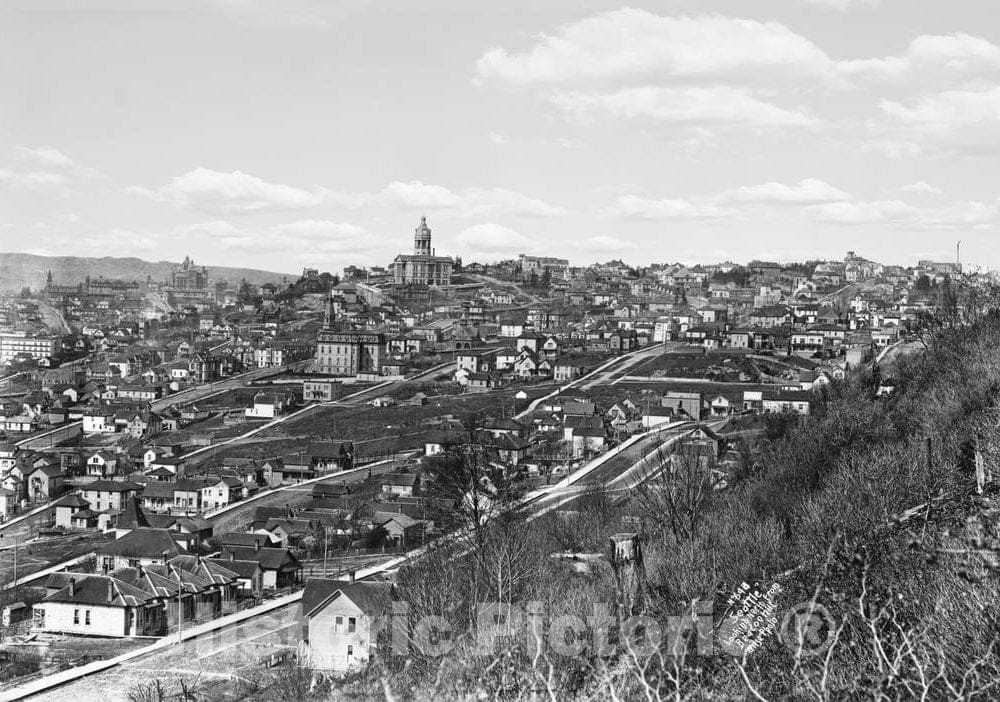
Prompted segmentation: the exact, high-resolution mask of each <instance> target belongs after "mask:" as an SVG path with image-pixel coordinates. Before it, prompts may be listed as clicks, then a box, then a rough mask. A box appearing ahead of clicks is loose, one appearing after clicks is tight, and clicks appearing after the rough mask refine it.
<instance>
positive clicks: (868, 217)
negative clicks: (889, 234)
mask: <svg viewBox="0 0 1000 702" xmlns="http://www.w3.org/2000/svg"><path fill="white" fill-rule="evenodd" d="M806 211H807V212H808V213H810V214H811V215H812V216H813V217H814V218H815V219H817V220H818V221H821V222H827V223H831V224H845V225H857V224H878V223H884V224H891V225H895V226H898V227H902V228H914V229H968V228H971V229H979V228H985V227H988V226H990V225H991V224H995V223H996V222H998V220H1000V201H998V202H994V203H992V204H990V203H983V202H975V201H958V202H953V203H949V204H947V205H944V206H941V207H917V206H915V205H911V204H908V203H905V202H902V201H900V200H875V201H853V202H850V201H844V202H833V203H826V204H822V205H813V206H810V207H808V208H806Z"/></svg>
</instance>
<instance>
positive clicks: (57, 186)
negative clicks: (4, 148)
mask: <svg viewBox="0 0 1000 702" xmlns="http://www.w3.org/2000/svg"><path fill="white" fill-rule="evenodd" d="M69 182H70V178H69V176H67V175H65V174H63V173H54V172H51V171H31V172H23V171H12V170H10V169H8V168H0V185H8V186H10V187H13V188H25V189H27V190H35V191H45V190H63V189H64V188H63V186H66V185H68V184H69Z"/></svg>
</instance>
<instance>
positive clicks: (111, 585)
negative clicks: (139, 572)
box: [108, 578, 115, 602]
mask: <svg viewBox="0 0 1000 702" xmlns="http://www.w3.org/2000/svg"><path fill="white" fill-rule="evenodd" d="M114 601H115V583H114V581H113V580H112V579H111V578H108V602H114Z"/></svg>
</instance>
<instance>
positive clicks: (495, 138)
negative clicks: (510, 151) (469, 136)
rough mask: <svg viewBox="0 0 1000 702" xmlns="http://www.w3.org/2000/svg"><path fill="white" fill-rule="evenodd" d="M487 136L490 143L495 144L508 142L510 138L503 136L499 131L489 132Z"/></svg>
mask: <svg viewBox="0 0 1000 702" xmlns="http://www.w3.org/2000/svg"><path fill="white" fill-rule="evenodd" d="M487 136H489V139H490V141H491V142H492V143H494V144H497V145H502V144H509V143H510V139H508V138H507V137H505V136H504V135H503V134H501V133H500V132H490V133H489V134H488V135H487Z"/></svg>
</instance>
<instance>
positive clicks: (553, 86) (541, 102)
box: [0, 0, 1000, 273]
mask: <svg viewBox="0 0 1000 702" xmlns="http://www.w3.org/2000/svg"><path fill="white" fill-rule="evenodd" d="M998 20H1000V16H998V13H997V8H996V6H995V3H994V2H990V1H987V0H950V1H949V2H941V1H940V0H754V2H752V3H751V2H747V1H746V0H659V1H658V2H648V3H641V2H633V3H631V4H629V5H621V4H619V3H617V2H604V1H600V0H572V1H569V0H545V1H544V2H538V0H531V1H528V2H522V1H521V0H505V1H504V2H489V3H485V2H469V0H424V1H423V2H420V3H415V2H405V1H404V2H390V1H388V0H383V1H382V2H372V1H370V0H349V1H346V2H340V1H339V0H323V1H321V0H316V1H313V0H164V1H163V2H152V1H147V0H92V1H86V2H84V1H82V0H77V1H72V0H4V2H2V3H0V251H8V252H13V251H17V252H30V253H39V254H47V255H80V256H137V257H140V258H144V259H148V260H175V261H176V260H181V259H182V258H183V257H184V256H185V255H190V256H191V257H192V258H193V259H194V260H195V261H196V262H197V263H199V264H206V265H235V266H248V267H255V268H264V269H268V270H276V271H281V272H289V273H296V272H299V271H301V269H302V268H303V267H305V266H309V267H317V268H319V269H321V270H329V271H332V272H336V271H339V270H340V269H342V268H343V267H344V266H345V265H350V264H355V265H387V264H388V263H389V262H390V261H391V260H392V258H393V257H394V256H395V255H396V254H397V253H399V252H409V251H410V250H411V249H412V238H413V229H414V227H415V226H416V225H417V223H418V221H419V218H420V216H421V215H426V217H427V220H428V224H429V225H430V226H431V228H432V229H433V232H434V234H433V236H434V247H435V249H436V251H437V253H438V255H456V256H461V257H462V258H463V260H465V261H471V260H481V261H490V260H497V259H500V258H508V257H513V256H516V255H517V254H519V253H527V254H537V255H551V256H559V257H565V258H568V259H570V261H571V263H572V264H573V265H586V264H589V263H592V262H595V261H606V260H610V259H612V258H621V259H623V260H625V261H626V262H629V263H631V264H634V265H646V264H650V263H655V262H672V261H683V262H686V263H708V262H713V261H722V260H733V261H737V262H746V261H749V260H750V259H753V258H763V259H776V260H781V261H793V260H805V259H814V258H824V259H825V258H831V259H833V258H836V259H840V258H843V257H844V255H845V254H846V252H847V251H848V250H854V251H856V252H857V253H858V254H859V255H862V256H865V257H867V258H872V259H875V260H879V261H882V262H885V263H897V264H902V265H909V264H914V263H916V261H917V260H919V259H924V258H933V259H937V260H948V261H951V260H954V259H955V255H956V243H957V242H958V241H961V242H962V245H961V246H962V261H963V263H965V264H966V265H978V266H981V267H983V268H984V269H989V268H1000V245H998V242H997V236H998V226H1000V21H998Z"/></svg>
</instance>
